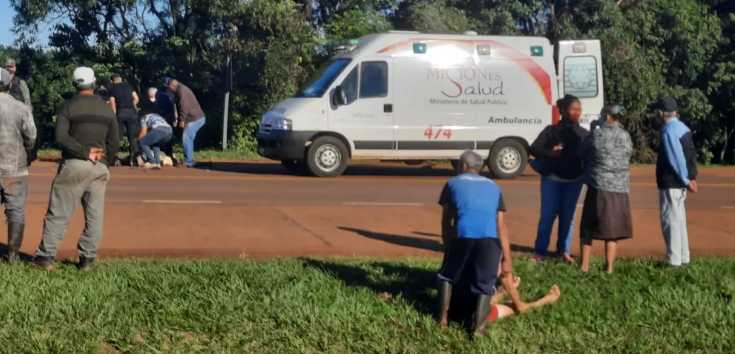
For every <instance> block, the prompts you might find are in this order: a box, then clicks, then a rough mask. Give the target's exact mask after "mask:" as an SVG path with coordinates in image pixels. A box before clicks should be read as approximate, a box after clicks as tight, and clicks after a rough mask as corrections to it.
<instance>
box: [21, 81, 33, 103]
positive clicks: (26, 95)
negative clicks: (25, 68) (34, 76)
mask: <svg viewBox="0 0 735 354" xmlns="http://www.w3.org/2000/svg"><path fill="white" fill-rule="evenodd" d="M20 93H21V95H23V102H25V104H26V105H27V106H28V107H31V90H29V89H28V84H27V83H26V81H25V80H20Z"/></svg>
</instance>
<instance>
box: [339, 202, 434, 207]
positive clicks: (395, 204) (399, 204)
mask: <svg viewBox="0 0 735 354" xmlns="http://www.w3.org/2000/svg"><path fill="white" fill-rule="evenodd" d="M342 205H352V206H412V207H420V206H423V205H424V204H422V203H365V202H350V203H342Z"/></svg>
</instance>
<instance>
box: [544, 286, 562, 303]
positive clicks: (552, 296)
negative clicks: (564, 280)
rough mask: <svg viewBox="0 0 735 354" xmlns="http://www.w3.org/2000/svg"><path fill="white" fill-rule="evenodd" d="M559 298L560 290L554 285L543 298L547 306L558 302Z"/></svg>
mask: <svg viewBox="0 0 735 354" xmlns="http://www.w3.org/2000/svg"><path fill="white" fill-rule="evenodd" d="M560 296H561V290H559V286H558V285H556V284H554V285H552V286H551V289H549V293H548V294H546V296H544V298H545V299H546V300H548V302H547V303H548V304H553V303H555V302H557V301H558V300H559V297H560Z"/></svg>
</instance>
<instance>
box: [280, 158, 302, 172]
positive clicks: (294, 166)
mask: <svg viewBox="0 0 735 354" xmlns="http://www.w3.org/2000/svg"><path fill="white" fill-rule="evenodd" d="M281 166H283V168H285V169H286V170H287V171H288V172H291V173H294V174H303V173H305V172H306V164H305V163H304V161H303V160H281Z"/></svg>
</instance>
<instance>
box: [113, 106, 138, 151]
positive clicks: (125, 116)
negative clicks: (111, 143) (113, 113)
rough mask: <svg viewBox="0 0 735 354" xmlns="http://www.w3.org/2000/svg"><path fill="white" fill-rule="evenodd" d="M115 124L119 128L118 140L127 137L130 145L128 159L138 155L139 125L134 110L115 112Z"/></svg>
mask: <svg viewBox="0 0 735 354" xmlns="http://www.w3.org/2000/svg"><path fill="white" fill-rule="evenodd" d="M117 124H118V127H119V128H120V140H122V138H123V137H125V133H127V136H128V144H130V148H129V149H130V157H131V161H132V158H133V157H134V156H135V155H136V154H137V153H138V140H137V139H138V134H140V123H139V122H138V115H137V114H136V113H135V110H134V109H122V110H119V111H117Z"/></svg>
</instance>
